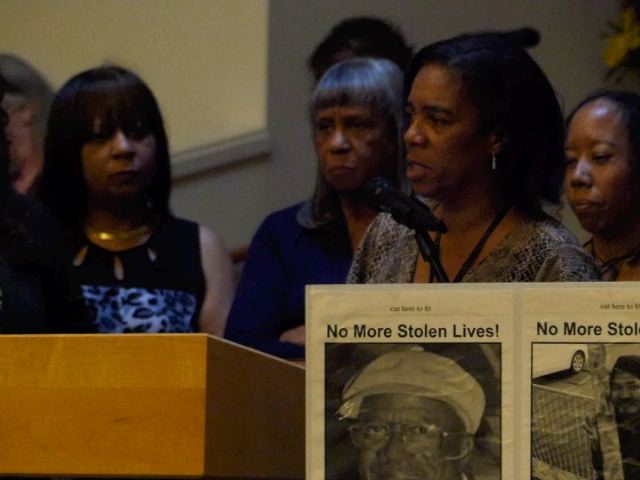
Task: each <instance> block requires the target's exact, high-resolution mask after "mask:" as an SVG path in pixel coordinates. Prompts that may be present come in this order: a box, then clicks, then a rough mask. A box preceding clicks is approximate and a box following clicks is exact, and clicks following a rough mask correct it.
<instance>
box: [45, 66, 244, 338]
mask: <svg viewBox="0 0 640 480" xmlns="http://www.w3.org/2000/svg"><path fill="white" fill-rule="evenodd" d="M170 187H171V176H170V161H169V148H168V144H167V136H166V133H165V128H164V123H163V120H162V116H161V114H160V110H159V108H158V104H157V102H156V100H155V98H154V96H153V94H152V93H151V90H150V89H149V87H147V85H146V84H145V83H144V82H143V81H142V80H141V79H140V78H139V77H138V76H136V75H135V74H133V73H132V72H130V71H128V70H125V69H123V68H120V67H115V66H104V67H98V68H94V69H91V70H87V71H85V72H82V73H80V74H78V75H76V76H74V77H73V78H71V79H70V80H69V81H68V82H67V83H66V84H65V85H64V86H63V87H62V89H61V90H60V91H59V92H58V93H57V95H56V97H55V99H54V101H53V105H52V108H51V115H50V117H49V124H48V132H47V137H46V141H45V168H44V173H43V179H42V189H43V199H44V201H45V202H46V205H47V206H50V207H51V208H52V210H53V212H54V213H55V216H56V217H57V218H58V220H59V221H60V223H61V224H62V226H63V228H64V230H65V232H66V234H67V238H68V239H69V242H70V245H71V247H72V251H73V253H74V258H73V265H74V268H75V271H76V273H77V275H78V277H79V279H80V283H81V285H82V289H83V294H84V297H85V301H86V303H87V305H88V306H89V307H90V309H91V310H92V312H93V314H94V316H95V319H96V322H97V324H98V326H99V330H100V331H101V332H113V333H120V332H191V331H201V332H208V333H211V334H215V335H222V333H223V331H224V325H225V321H226V317H227V312H228V310H229V306H230V303H231V299H232V280H231V262H230V258H229V255H228V254H227V252H226V250H225V248H224V246H223V245H222V242H221V241H220V240H219V238H218V237H217V236H216V235H215V234H214V233H213V232H211V231H210V230H208V229H207V228H205V227H203V226H199V225H197V224H196V223H193V222H190V221H187V220H182V219H179V218H176V217H175V216H173V215H172V214H171V212H170V210H169V194H170Z"/></svg>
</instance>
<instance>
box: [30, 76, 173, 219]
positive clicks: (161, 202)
mask: <svg viewBox="0 0 640 480" xmlns="http://www.w3.org/2000/svg"><path fill="white" fill-rule="evenodd" d="M96 121H98V122H99V124H100V125H101V133H111V132H115V131H116V130H117V129H121V130H122V131H123V132H125V133H127V132H132V131H136V132H140V131H141V129H142V130H144V131H145V132H148V133H150V134H152V135H153V136H154V137H155V141H156V154H155V159H156V172H155V176H154V178H153V181H152V183H151V186H150V188H149V192H148V196H149V200H150V201H151V204H152V207H153V208H154V209H155V210H156V212H157V213H158V214H160V215H166V214H167V213H168V212H169V194H170V191H171V166H170V161H169V147H168V142H167V134H166V132H165V128H164V122H163V120H162V115H161V113H160V109H159V107H158V103H157V102H156V99H155V97H154V96H153V93H152V92H151V90H150V89H149V87H148V86H147V85H146V84H145V83H144V82H143V81H142V80H141V79H140V78H139V77H138V76H137V75H135V74H134V73H132V72H130V71H128V70H126V69H124V68H121V67H116V66H103V67H98V68H93V69H91V70H87V71H85V72H82V73H79V74H78V75H76V76H74V77H72V78H71V79H70V80H69V81H68V82H67V83H65V84H64V86H63V87H62V88H61V89H60V91H59V92H58V93H57V94H56V96H55V98H54V99H53V104H52V106H51V113H50V115H49V122H48V126H47V135H46V139H45V166H44V170H43V177H42V197H43V200H44V201H45V203H46V204H47V206H49V207H50V208H51V210H52V212H53V213H54V215H55V216H56V217H57V218H58V220H59V221H60V222H61V224H62V225H63V227H64V228H65V229H66V230H67V231H70V230H71V231H73V230H78V229H81V228H82V227H83V224H84V221H85V219H86V215H87V201H88V194H87V185H86V184H85V180H84V176H83V171H82V158H81V150H82V146H83V145H84V144H85V143H87V142H88V141H89V140H91V139H92V138H93V136H94V134H95V132H94V129H95V124H96Z"/></svg>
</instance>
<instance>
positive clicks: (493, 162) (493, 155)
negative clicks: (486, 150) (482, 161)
mask: <svg viewBox="0 0 640 480" xmlns="http://www.w3.org/2000/svg"><path fill="white" fill-rule="evenodd" d="M491 170H493V171H494V172H495V170H496V153H495V152H491Z"/></svg>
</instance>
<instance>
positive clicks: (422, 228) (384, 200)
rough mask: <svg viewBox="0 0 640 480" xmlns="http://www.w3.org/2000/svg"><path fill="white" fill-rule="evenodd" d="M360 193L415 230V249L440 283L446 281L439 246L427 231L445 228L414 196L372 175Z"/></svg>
mask: <svg viewBox="0 0 640 480" xmlns="http://www.w3.org/2000/svg"><path fill="white" fill-rule="evenodd" d="M363 193H364V194H365V198H367V199H368V201H369V202H370V204H371V206H372V208H374V209H376V210H378V211H381V212H387V213H389V214H391V216H392V217H393V219H394V220H395V221H396V222H398V223H400V224H402V225H405V226H407V227H409V228H410V229H412V230H413V231H414V232H415V238H416V242H417V243H418V249H419V250H420V254H421V255H422V258H423V259H424V261H425V262H428V263H429V265H430V266H431V271H432V272H433V274H434V276H435V278H437V279H438V281H439V282H440V283H449V277H448V276H447V273H446V272H445V270H444V268H443V266H442V263H441V262H440V248H439V247H438V245H436V243H435V242H434V241H433V240H432V239H431V237H430V236H429V234H428V233H427V232H440V233H445V232H446V231H447V227H446V226H445V224H444V222H443V221H442V220H440V219H439V218H437V217H436V216H435V215H434V214H433V213H432V212H431V210H430V209H429V207H427V206H426V205H425V204H424V203H422V202H421V201H420V200H419V199H418V198H417V197H415V196H414V195H413V194H412V195H407V194H406V193H404V192H401V191H400V190H398V189H397V188H396V187H395V186H394V185H393V184H392V183H391V182H390V181H389V180H387V179H386V178H372V179H370V180H368V181H367V182H366V183H365V184H364V185H363Z"/></svg>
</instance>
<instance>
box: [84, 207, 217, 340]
mask: <svg viewBox="0 0 640 480" xmlns="http://www.w3.org/2000/svg"><path fill="white" fill-rule="evenodd" d="M85 242H86V243H85V246H86V245H88V250H87V252H86V256H85V258H84V260H83V261H82V263H81V264H80V265H77V266H76V268H75V270H76V274H77V275H78V279H79V281H80V284H81V287H82V293H83V296H84V300H85V303H86V304H87V306H88V307H89V309H90V310H91V313H92V314H93V317H94V318H95V321H96V324H97V328H98V331H99V332H102V333H128V332H139V333H157V332H193V331H197V330H198V317H199V315H200V308H201V306H202V301H203V299H204V293H205V286H206V282H205V277H204V272H203V270H202V264H201V254H200V237H199V228H198V224H196V223H194V222H190V221H187V220H182V219H179V218H175V217H173V216H167V217H166V218H165V219H164V220H163V221H162V222H161V223H160V225H158V227H157V228H156V230H155V231H154V232H153V234H152V235H151V237H150V238H149V240H147V242H146V243H144V244H143V245H140V246H138V247H134V248H132V249H129V250H125V251H122V252H110V251H108V250H105V249H103V248H101V247H99V246H97V245H94V244H93V243H89V242H88V240H85ZM83 248H84V247H83ZM115 257H118V258H119V260H120V262H121V264H122V267H123V268H122V270H121V271H122V273H123V275H119V276H120V279H118V278H116V274H115V273H114V262H115V261H116V258H115Z"/></svg>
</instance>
